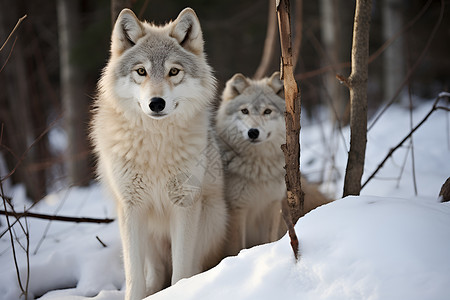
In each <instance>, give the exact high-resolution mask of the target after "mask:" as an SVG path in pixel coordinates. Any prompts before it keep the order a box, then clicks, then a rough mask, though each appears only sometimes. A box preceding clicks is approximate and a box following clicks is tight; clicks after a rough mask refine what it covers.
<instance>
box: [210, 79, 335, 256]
mask: <svg viewBox="0 0 450 300" xmlns="http://www.w3.org/2000/svg"><path fill="white" fill-rule="evenodd" d="M279 76H280V73H279V72H275V73H274V74H273V75H272V76H271V77H270V78H264V79H262V80H259V81H256V80H251V79H248V78H246V77H244V75H242V74H236V75H234V76H233V77H232V78H231V79H230V80H229V81H228V82H227V84H226V87H225V90H224V91H223V95H222V102H221V105H220V107H219V110H218V113H217V124H216V132H217V134H218V136H219V138H218V141H219V145H220V147H221V152H222V155H223V160H224V169H225V197H226V200H227V203H228V206H229V209H230V228H229V232H228V234H229V236H228V242H227V248H228V249H227V254H228V255H235V254H237V253H238V252H239V250H241V249H242V248H248V247H251V246H254V245H257V244H262V243H267V242H271V241H274V240H276V239H278V238H279V237H280V233H284V232H285V231H284V232H283V231H281V232H280V224H281V223H280V220H281V214H280V209H281V200H282V199H284V198H285V197H286V186H285V181H284V174H285V170H284V165H285V161H284V155H283V152H282V150H281V145H282V144H284V143H285V140H286V135H285V132H286V130H285V122H284V112H285V102H284V99H283V82H282V81H281V80H280V78H279ZM302 188H303V190H304V191H305V203H304V211H305V213H306V212H308V211H310V210H312V209H313V208H315V207H317V206H319V205H321V204H324V203H327V202H329V200H328V199H327V198H326V197H325V196H323V195H322V194H321V193H320V192H319V191H318V190H317V189H316V188H315V187H314V186H312V185H310V184H308V183H307V182H306V181H305V180H302ZM281 228H283V227H281Z"/></svg>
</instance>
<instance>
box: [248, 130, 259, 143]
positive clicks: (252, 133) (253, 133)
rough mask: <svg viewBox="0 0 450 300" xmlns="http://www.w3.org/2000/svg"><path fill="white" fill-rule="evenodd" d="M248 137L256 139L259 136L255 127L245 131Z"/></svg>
mask: <svg viewBox="0 0 450 300" xmlns="http://www.w3.org/2000/svg"><path fill="white" fill-rule="evenodd" d="M247 134H248V137H249V138H250V139H252V140H256V139H257V138H258V136H259V130H258V129H256V128H250V129H249V130H248V132H247Z"/></svg>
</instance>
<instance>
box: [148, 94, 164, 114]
mask: <svg viewBox="0 0 450 300" xmlns="http://www.w3.org/2000/svg"><path fill="white" fill-rule="evenodd" d="M149 106H150V110H151V111H153V112H155V113H159V112H162V111H163V110H164V108H165V107H166V101H164V99H163V98H160V97H153V98H152V99H150V105H149Z"/></svg>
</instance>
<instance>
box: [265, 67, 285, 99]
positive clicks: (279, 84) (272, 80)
mask: <svg viewBox="0 0 450 300" xmlns="http://www.w3.org/2000/svg"><path fill="white" fill-rule="evenodd" d="M267 83H268V84H269V86H270V87H271V88H272V89H273V91H274V92H275V94H277V95H278V96H280V97H283V92H284V89H283V88H284V84H283V81H282V80H281V79H280V72H274V73H273V74H272V76H270V77H269V79H268V80H267Z"/></svg>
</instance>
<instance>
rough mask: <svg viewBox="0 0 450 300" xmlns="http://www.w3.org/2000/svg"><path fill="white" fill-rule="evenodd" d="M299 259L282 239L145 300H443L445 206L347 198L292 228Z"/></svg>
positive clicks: (449, 240)
mask: <svg viewBox="0 0 450 300" xmlns="http://www.w3.org/2000/svg"><path fill="white" fill-rule="evenodd" d="M296 230H297V234H298V235H299V238H300V243H301V250H300V251H301V259H300V261H299V262H298V263H295V261H294V258H293V255H292V250H291V248H290V245H289V240H288V237H287V236H284V237H283V238H282V239H281V240H280V241H278V242H275V243H272V244H267V245H262V246H257V247H254V248H252V249H248V250H243V251H241V253H240V254H239V255H238V256H237V257H230V258H226V259H225V260H223V261H222V262H221V263H220V264H219V265H218V266H217V267H215V268H213V269H211V270H210V271H208V272H205V273H202V274H199V275H197V276H194V277H192V278H190V279H185V280H181V281H180V282H178V283H177V284H176V285H174V286H172V287H170V288H168V289H166V290H163V291H161V292H159V293H157V294H155V295H153V296H150V297H148V298H147V299H151V300H163V299H184V300H189V299H196V300H199V299H215V300H220V299H224V300H225V299H227V300H228V299H235V300H236V299H239V300H245V299H260V300H261V299H304V300H307V299H311V300H317V299H334V300H338V299H343V300H349V299H370V300H375V299H383V300H387V299H393V300H394V299H395V300H397V299H409V300H414V299H417V300H423V299H434V300H439V299H442V300H444V299H448V296H449V295H450V263H449V262H448V255H449V253H450V205H448V204H442V203H432V202H429V201H423V200H422V201H419V200H417V199H415V200H405V199H390V198H379V197H369V196H361V197H347V198H344V199H341V200H338V201H335V202H334V203H331V204H328V205H326V206H322V207H320V208H318V209H316V210H314V211H312V212H311V213H309V214H307V215H306V216H305V217H303V218H301V219H300V220H299V222H298V223H297V225H296Z"/></svg>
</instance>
